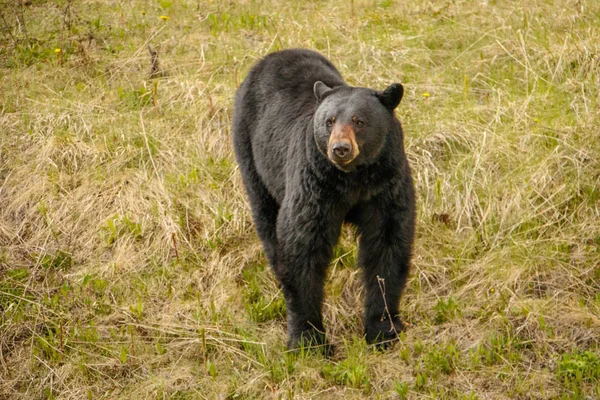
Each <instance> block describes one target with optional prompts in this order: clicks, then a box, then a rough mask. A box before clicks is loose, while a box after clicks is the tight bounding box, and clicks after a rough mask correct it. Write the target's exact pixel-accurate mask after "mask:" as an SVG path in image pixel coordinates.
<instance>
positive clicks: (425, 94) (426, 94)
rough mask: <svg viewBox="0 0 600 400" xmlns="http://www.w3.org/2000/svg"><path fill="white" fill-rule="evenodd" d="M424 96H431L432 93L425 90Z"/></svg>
mask: <svg viewBox="0 0 600 400" xmlns="http://www.w3.org/2000/svg"><path fill="white" fill-rule="evenodd" d="M423 96H425V97H429V96H431V95H430V94H429V93H427V92H425V93H423Z"/></svg>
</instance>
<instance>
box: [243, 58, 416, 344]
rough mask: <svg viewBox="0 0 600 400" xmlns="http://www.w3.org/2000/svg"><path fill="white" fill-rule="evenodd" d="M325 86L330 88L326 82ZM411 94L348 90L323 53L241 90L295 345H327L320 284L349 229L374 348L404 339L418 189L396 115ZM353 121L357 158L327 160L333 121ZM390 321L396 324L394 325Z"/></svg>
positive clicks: (274, 66) (248, 172)
mask: <svg viewBox="0 0 600 400" xmlns="http://www.w3.org/2000/svg"><path fill="white" fill-rule="evenodd" d="M318 82H321V83H318ZM402 94H403V88H402V85H400V84H393V85H391V86H390V87H388V88H387V89H386V90H384V91H375V90H372V89H366V88H358V87H350V86H348V85H347V84H346V83H345V82H344V80H343V79H342V77H341V76H340V74H339V72H338V71H337V69H336V68H335V67H334V66H333V65H332V64H331V63H330V62H329V61H328V60H327V59H325V58H324V57H323V56H321V55H320V54H318V53H315V52H313V51H309V50H302V49H294V50H284V51H280V52H276V53H273V54H270V55H268V56H267V57H265V58H264V59H263V60H261V61H260V62H258V63H257V64H256V65H255V66H254V67H253V68H252V69H251V71H250V72H249V74H248V76H247V77H246V79H245V80H244V82H243V83H242V85H241V86H240V88H239V90H238V92H237V94H236V98H235V107H234V114H233V143H234V148H235V154H236V158H237V161H238V163H239V165H240V171H241V173H242V179H243V182H244V186H245V188H246V191H247V194H248V199H249V201H250V205H251V208H252V213H253V217H254V222H255V224H256V229H257V231H258V235H259V237H260V239H261V241H262V243H263V245H264V249H265V252H266V255H267V257H268V259H269V262H270V263H271V265H272V266H273V270H274V272H275V274H276V276H277V278H278V279H279V281H280V283H281V286H282V288H283V293H284V296H285V300H286V304H287V313H288V332H289V342H288V346H290V348H295V347H298V346H299V345H300V344H301V342H304V341H309V342H311V343H313V344H314V343H317V344H326V339H325V328H324V326H323V318H322V315H321V304H322V300H323V284H324V280H325V275H326V270H327V267H328V265H329V262H330V261H331V258H332V254H333V247H334V245H335V244H336V243H337V241H338V238H339V236H340V229H341V226H342V223H343V222H350V223H352V224H354V225H355V226H356V227H357V229H358V233H359V264H360V266H361V267H362V269H363V279H364V287H365V318H364V327H365V334H366V340H367V342H368V343H381V342H384V341H388V340H392V339H395V338H397V333H398V332H399V331H401V330H402V328H403V324H402V322H401V321H400V319H399V317H398V303H399V301H400V294H401V292H402V290H403V288H404V284H405V282H406V278H407V275H408V272H409V263H410V258H411V248H412V243H413V236H414V221H415V212H414V189H413V182H412V178H411V174H410V169H409V166H408V162H407V160H406V157H405V153H404V145H403V134H402V128H401V125H400V122H399V121H398V119H397V118H396V117H395V116H394V112H393V110H394V108H395V107H396V106H397V105H398V103H399V102H400V100H401V98H402ZM331 117H335V120H336V121H338V122H339V123H344V124H346V126H348V124H350V125H351V124H353V121H354V119H353V118H360V119H361V120H362V121H364V125H361V126H360V127H359V125H357V124H356V123H354V124H355V125H353V126H354V128H353V129H354V130H355V132H356V142H357V143H358V147H359V149H360V153H359V155H358V156H357V157H356V159H355V160H353V161H352V162H351V163H350V164H349V165H348V166H345V167H340V166H337V165H334V163H333V162H332V161H330V159H329V158H328V157H327V141H328V140H329V135H330V132H331V127H329V126H328V124H327V122H326V121H327V120H328V118H331ZM390 318H391V320H390Z"/></svg>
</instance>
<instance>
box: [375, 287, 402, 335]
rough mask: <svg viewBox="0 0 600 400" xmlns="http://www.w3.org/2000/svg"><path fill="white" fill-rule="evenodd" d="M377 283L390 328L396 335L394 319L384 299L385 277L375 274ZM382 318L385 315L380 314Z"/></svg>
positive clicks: (382, 319) (382, 318)
mask: <svg viewBox="0 0 600 400" xmlns="http://www.w3.org/2000/svg"><path fill="white" fill-rule="evenodd" d="M377 283H378V284H379V290H381V295H382V296H383V305H384V307H385V313H386V314H387V317H388V319H389V320H390V330H393V331H394V333H395V334H396V336H397V335H398V332H397V331H396V327H395V326H394V320H393V319H392V316H391V314H390V310H389V308H388V305H387V301H386V299H385V279H384V278H381V277H380V276H379V275H377ZM384 318H385V315H382V316H381V321H384Z"/></svg>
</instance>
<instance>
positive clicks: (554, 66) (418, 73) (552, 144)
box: [0, 0, 600, 399]
mask: <svg viewBox="0 0 600 400" xmlns="http://www.w3.org/2000/svg"><path fill="white" fill-rule="evenodd" d="M161 16H162V17H164V18H161ZM148 44H150V45H152V47H153V48H154V49H155V50H157V52H158V60H159V64H158V65H159V68H160V69H159V71H158V73H155V74H154V78H153V79H150V74H151V60H150V54H149V51H148ZM599 44H600V5H599V4H598V2H595V1H591V0H589V1H579V2H573V1H567V0H558V1H553V2H552V1H543V0H534V1H530V2H527V3H524V2H517V1H510V2H497V1H488V2H485V1H483V2H464V1H463V2H451V1H444V0H436V1H433V2H431V1H422V0H417V1H414V2H400V1H398V0H395V1H373V0H364V1H359V0H354V1H351V0H348V1H344V2H334V1H298V2H275V1H270V0H266V1H258V0H256V1H254V0H252V1H251V0H248V1H241V2H234V3H230V2H221V1H207V0H197V1H168V0H163V1H158V2H143V1H139V0H134V1H129V2H117V1H102V2H100V1H70V0H60V1H52V2H51V1H46V0H30V1H29V0H28V1H23V2H17V1H7V0H5V1H0V76H1V77H2V78H1V79H0V398H10V399H29V398H44V399H66V398H73V399H81V398H90V399H97V398H106V399H115V398H134V399H137V398H173V399H196V398H200V399H203V398H207V399H212V398H230V399H240V398H242V399H262V398H273V399H279V398H286V399H291V398H299V399H302V398H306V399H312V398H328V399H333V398H339V399H347V398H351V399H352V398H355V399H359V398H367V397H369V398H375V399H388V398H401V399H405V398H409V399H411V398H423V399H431V398H442V399H504V398H517V399H519V398H539V399H555V398H561V399H586V398H597V397H600V372H599V371H600V370H599V368H600V361H599V360H600V350H599V348H600V339H599V338H600V295H599V294H598V293H600V157H599V154H600V134H599V131H598V126H600V108H599V107H600V56H599V54H600V45H599ZM290 47H308V48H313V49H316V50H319V51H320V52H322V53H323V54H325V55H326V56H327V57H329V58H330V59H331V60H332V61H333V62H334V63H335V65H336V66H338V67H339V69H340V71H341V73H342V75H343V76H344V77H345V78H346V79H347V81H348V82H349V83H350V84H353V85H360V86H367V87H373V88H380V89H381V88H385V87H386V86H387V85H389V84H390V83H392V82H397V81H400V82H402V83H403V84H404V86H405V96H404V98H403V101H402V103H401V104H400V106H399V108H398V110H397V115H398V117H399V118H400V119H401V121H402V123H403V126H404V130H405V145H406V148H407V153H408V157H409V159H410V162H411V165H412V169H413V175H414V179H415V183H416V188H417V196H418V197H417V202H418V223H417V239H416V242H415V251H414V259H413V269H412V273H411V277H410V280H409V282H408V284H407V288H406V291H405V295H404V297H403V300H402V305H401V316H402V318H403V319H404V320H405V321H406V322H407V330H406V331H405V332H403V333H402V334H401V342H400V343H398V344H397V345H395V346H394V347H392V348H391V349H389V350H387V351H383V352H382V351H378V350H377V349H373V348H370V347H368V346H366V344H365V343H364V341H363V339H362V316H361V315H362V288H361V284H360V271H358V270H357V268H356V236H355V233H354V232H353V231H352V230H351V229H349V228H344V229H343V235H342V238H341V240H340V244H339V246H338V247H337V248H336V250H335V257H334V260H333V261H332V265H331V268H330V274H329V277H328V281H327V285H326V300H325V305H324V315H325V320H326V326H327V329H328V336H329V338H330V339H331V340H332V342H333V344H334V345H335V346H336V353H335V356H334V358H332V359H327V358H324V357H323V356H322V355H320V354H319V353H318V352H310V351H307V352H300V353H292V352H288V351H287V350H286V348H285V342H286V330H285V325H286V324H285V302H284V301H283V297H282V294H281V291H280V290H279V289H278V286H277V283H276V281H275V279H274V276H273V274H272V272H271V271H270V269H269V267H268V264H267V260H266V258H265V255H264V253H263V252H262V249H261V246H260V243H259V241H258V239H257V236H256V234H255V231H254V228H253V223H252V219H251V216H250V211H249V208H248V204H247V201H246V199H245V195H244V191H243V188H242V185H241V180H240V176H239V173H238V171H237V166H236V163H235V161H234V157H233V154H232V147H231V142H230V127H231V113H232V103H233V96H234V93H235V89H236V87H237V85H239V83H240V82H241V81H242V80H243V78H244V76H245V75H246V73H247V71H248V70H249V68H250V67H251V65H252V64H253V63H254V62H256V61H257V60H258V59H260V58H261V57H262V56H264V55H266V54H268V53H269V52H272V51H276V50H279V49H284V48H290Z"/></svg>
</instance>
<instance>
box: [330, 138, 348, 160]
mask: <svg viewBox="0 0 600 400" xmlns="http://www.w3.org/2000/svg"><path fill="white" fill-rule="evenodd" d="M331 151H333V154H335V155H336V156H337V157H339V158H340V159H342V160H343V159H345V158H347V157H348V155H350V152H351V151H352V145H351V144H350V143H348V142H346V141H343V142H336V143H334V144H333V146H331Z"/></svg>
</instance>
